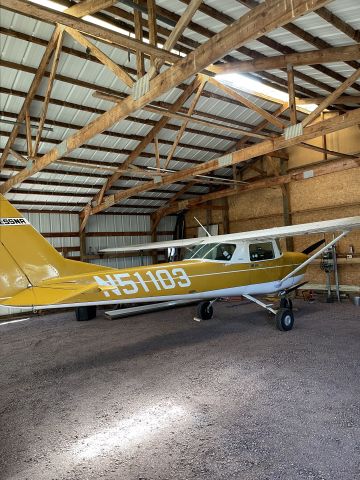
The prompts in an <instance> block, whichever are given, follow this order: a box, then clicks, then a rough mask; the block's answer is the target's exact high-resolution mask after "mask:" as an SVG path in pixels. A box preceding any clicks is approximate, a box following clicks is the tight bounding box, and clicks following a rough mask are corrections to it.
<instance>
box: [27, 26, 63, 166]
mask: <svg viewBox="0 0 360 480" xmlns="http://www.w3.org/2000/svg"><path fill="white" fill-rule="evenodd" d="M63 35H64V32H63V29H62V28H61V31H60V34H59V38H58V40H57V44H56V48H55V52H54V57H53V61H52V65H51V70H50V76H49V80H48V84H47V87H46V92H45V98H44V103H43V106H42V109H41V113H40V121H39V126H38V129H37V132H36V137H35V143H34V147H33V149H32V154H33V156H34V157H36V156H37V153H38V149H39V144H40V140H41V136H42V132H43V128H44V124H45V120H46V115H47V111H48V107H49V101H50V95H51V91H52V88H53V84H54V80H55V74H56V70H57V67H58V64H59V59H60V54H61V45H62V40H63Z"/></svg>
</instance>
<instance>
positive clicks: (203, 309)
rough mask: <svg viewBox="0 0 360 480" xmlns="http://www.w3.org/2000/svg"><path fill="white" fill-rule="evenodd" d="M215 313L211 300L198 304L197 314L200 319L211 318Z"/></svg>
mask: <svg viewBox="0 0 360 480" xmlns="http://www.w3.org/2000/svg"><path fill="white" fill-rule="evenodd" d="M213 314H214V309H213V307H212V305H211V303H210V302H201V303H199V305H198V306H197V316H198V318H200V320H210V318H212V316H213Z"/></svg>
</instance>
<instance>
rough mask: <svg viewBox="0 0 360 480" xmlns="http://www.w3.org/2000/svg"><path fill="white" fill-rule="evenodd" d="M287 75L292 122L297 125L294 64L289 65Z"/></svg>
mask: <svg viewBox="0 0 360 480" xmlns="http://www.w3.org/2000/svg"><path fill="white" fill-rule="evenodd" d="M287 76H288V90H289V112H290V122H291V124H292V125H295V124H296V123H297V117H296V97H295V81H294V68H293V66H292V65H288V66H287Z"/></svg>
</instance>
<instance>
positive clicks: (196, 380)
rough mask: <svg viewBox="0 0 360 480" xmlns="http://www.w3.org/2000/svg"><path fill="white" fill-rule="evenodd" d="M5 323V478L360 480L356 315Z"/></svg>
mask: <svg viewBox="0 0 360 480" xmlns="http://www.w3.org/2000/svg"><path fill="white" fill-rule="evenodd" d="M194 309H195V307H194V306H190V307H185V308H181V309H176V310H171V311H165V312H161V313H152V314H147V315H143V316H138V317H132V318H127V319H125V320H124V319H121V320H115V321H110V320H106V319H104V317H103V316H102V315H99V317H98V318H97V319H95V320H92V321H90V322H76V321H75V320H74V316H73V314H72V313H61V314H52V315H48V316H44V317H40V318H34V319H32V320H30V321H23V322H18V323H13V324H7V325H1V324H0V332H1V352H0V361H1V370H0V379H1V385H0V414H1V424H0V429H1V430H0V431H1V437H0V461H1V463H2V465H1V466H0V478H1V480H8V479H12V480H15V479H16V480H18V479H19V480H20V479H21V480H25V479H29V480H43V479H44V480H45V479H46V480H50V479H57V480H60V479H63V480H75V479H86V480H90V479H91V480H92V479H120V480H140V479H141V480H166V479H176V480H185V479H186V480H192V479H207V480H208V479H209V480H218V479H224V480H225V479H226V480H231V479H236V480H275V479H276V480H280V479H281V480H282V479H284V480H293V479H294V480H295V479H311V480H321V479H323V480H335V479H336V480H340V479H341V480H355V479H357V478H360V309H359V307H355V306H354V305H352V304H351V303H349V302H347V303H344V304H342V305H339V304H326V303H320V302H316V303H315V304H308V303H305V302H303V301H297V302H296V309H297V311H296V312H295V314H296V323H295V328H294V330H292V331H291V332H288V333H282V332H279V331H278V330H276V329H275V327H274V324H273V321H272V319H271V318H270V317H269V316H268V315H267V313H266V312H264V311H261V310H259V309H258V308H257V307H256V306H254V305H249V304H244V302H238V303H222V304H217V305H216V308H215V317H214V319H213V320H211V321H207V322H201V323H198V322H194V321H193V319H192V318H193V316H194Z"/></svg>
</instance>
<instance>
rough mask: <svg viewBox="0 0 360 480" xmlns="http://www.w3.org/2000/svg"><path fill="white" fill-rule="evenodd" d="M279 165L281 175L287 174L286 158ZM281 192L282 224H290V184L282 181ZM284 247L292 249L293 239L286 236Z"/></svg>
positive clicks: (291, 250)
mask: <svg viewBox="0 0 360 480" xmlns="http://www.w3.org/2000/svg"><path fill="white" fill-rule="evenodd" d="M280 162H281V163H280V165H281V167H280V168H281V175H286V174H287V163H288V162H287V160H280ZM281 193H282V200H283V216H284V225H286V226H288V225H292V216H291V203H290V185H289V184H288V183H284V184H282V185H281ZM286 249H287V251H289V252H293V251H294V240H293V238H292V237H287V238H286Z"/></svg>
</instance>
